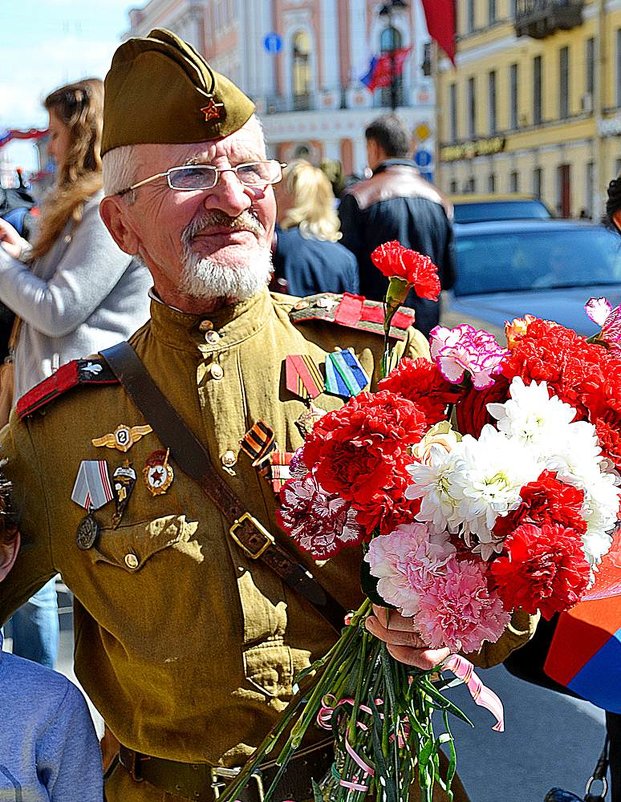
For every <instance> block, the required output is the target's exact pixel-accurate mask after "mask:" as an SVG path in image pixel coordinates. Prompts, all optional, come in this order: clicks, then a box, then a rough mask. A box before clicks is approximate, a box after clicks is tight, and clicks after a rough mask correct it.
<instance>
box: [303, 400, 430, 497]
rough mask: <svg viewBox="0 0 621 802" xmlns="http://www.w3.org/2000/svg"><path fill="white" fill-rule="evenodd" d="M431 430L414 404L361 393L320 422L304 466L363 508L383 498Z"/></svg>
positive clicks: (307, 446)
mask: <svg viewBox="0 0 621 802" xmlns="http://www.w3.org/2000/svg"><path fill="white" fill-rule="evenodd" d="M426 428H427V420H426V417H425V414H424V412H423V411H422V410H421V409H419V407H418V406H417V405H416V404H414V403H413V402H412V401H408V400H407V399H405V398H403V397H401V396H398V395H395V394H394V393H390V392H388V391H387V390H382V391H380V392H377V393H361V394H360V395H358V396H356V397H355V398H351V399H350V400H349V401H348V402H347V403H346V404H344V406H342V407H341V408H340V409H338V410H335V411H333V412H328V413H327V414H326V415H324V416H323V417H322V418H320V419H319V420H318V421H317V423H316V424H315V426H314V427H313V430H312V432H311V433H310V435H309V436H308V439H307V441H306V443H305V445H304V463H305V464H306V466H307V467H308V468H309V469H312V468H314V469H315V474H316V476H317V479H318V481H319V482H320V484H321V485H322V487H324V488H325V489H326V490H327V491H328V492H329V493H338V494H339V495H341V496H342V497H343V498H345V499H348V500H350V501H354V502H356V503H357V504H360V505H363V504H366V503H368V502H369V501H370V500H371V499H373V498H374V497H375V496H376V495H377V494H379V496H380V498H381V495H382V494H383V493H385V492H386V489H387V488H390V487H391V486H392V485H393V483H394V481H395V469H396V467H397V466H398V464H399V463H400V461H401V460H403V459H404V458H406V457H407V456H408V455H407V449H408V446H409V445H411V444H413V443H417V442H418V441H419V440H420V439H421V437H422V436H423V434H424V432H425V429H426Z"/></svg>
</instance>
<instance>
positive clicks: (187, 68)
mask: <svg viewBox="0 0 621 802" xmlns="http://www.w3.org/2000/svg"><path fill="white" fill-rule="evenodd" d="M104 98H105V99H104V124H103V141H102V146H101V152H102V154H104V153H106V152H107V151H109V150H112V148H118V147H120V146H121V145H138V144H147V143H152V144H185V143H189V142H204V141H206V140H208V139H222V138H223V137H225V136H228V135H229V134H232V133H233V132H234V131H237V130H238V129H239V128H241V127H242V125H244V123H246V122H247V121H248V120H249V118H250V117H251V115H252V113H253V112H254V103H253V102H252V101H251V100H250V98H248V97H246V95H245V94H244V93H243V92H242V91H241V89H238V87H236V86H235V84H234V83H232V81H229V79H228V78H225V77H224V75H220V73H217V72H215V70H212V69H211V67H210V66H209V64H207V62H206V61H205V59H204V58H203V57H202V56H201V55H200V54H199V53H198V52H197V51H196V50H194V48H193V47H192V46H191V45H189V44H187V42H184V41H183V40H182V39H179V37H178V36H175V34H174V33H171V32H170V31H167V30H164V29H163V28H155V29H154V30H152V31H151V33H150V34H149V35H148V36H145V37H141V38H134V39H128V40H127V41H126V42H123V44H122V45H120V47H119V48H118V49H117V51H116V53H115V54H114V56H113V58H112V65H111V67H110V70H109V71H108V74H107V75H106V80H105V96H104Z"/></svg>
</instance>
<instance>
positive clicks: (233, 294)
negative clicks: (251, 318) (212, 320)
mask: <svg viewBox="0 0 621 802" xmlns="http://www.w3.org/2000/svg"><path fill="white" fill-rule="evenodd" d="M271 273H272V255H271V252H270V250H269V249H268V248H257V249H256V252H253V255H252V257H251V258H250V259H249V260H248V261H247V262H245V263H243V264H242V263H240V264H239V265H235V266H231V265H220V264H218V263H217V262H214V261H213V259H210V258H209V257H200V256H198V254H193V253H190V254H188V255H187V256H186V259H185V264H184V269H183V274H182V276H181V280H180V282H179V290H180V291H181V292H182V293H183V294H184V295H188V296H190V297H191V298H200V299H201V300H214V299H216V298H226V299H228V300H230V301H233V302H236V301H245V300H246V299H247V298H250V297H252V296H253V295H254V294H255V293H257V292H258V291H259V290H261V289H262V288H263V287H265V285H266V284H267V283H268V282H269V280H270V276H271Z"/></svg>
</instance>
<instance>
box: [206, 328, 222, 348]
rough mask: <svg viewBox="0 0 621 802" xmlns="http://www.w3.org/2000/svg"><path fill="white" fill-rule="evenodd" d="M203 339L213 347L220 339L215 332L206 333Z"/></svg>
mask: <svg viewBox="0 0 621 802" xmlns="http://www.w3.org/2000/svg"><path fill="white" fill-rule="evenodd" d="M205 339H206V340H207V342H208V343H209V344H210V345H215V344H216V343H217V342H218V340H219V339H220V335H219V334H218V332H217V331H208V332H207V333H206V334H205Z"/></svg>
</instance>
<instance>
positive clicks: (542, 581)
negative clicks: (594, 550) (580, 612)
mask: <svg viewBox="0 0 621 802" xmlns="http://www.w3.org/2000/svg"><path fill="white" fill-rule="evenodd" d="M490 570H491V573H492V576H493V578H494V580H495V581H496V585H497V590H498V593H499V595H500V597H501V599H502V601H503V604H504V606H505V609H507V610H512V609H514V608H516V607H521V608H522V609H523V610H525V611H526V612H527V613H531V614H532V613H535V612H536V611H537V609H539V610H541V614H542V615H543V617H544V618H547V619H550V618H551V617H552V616H553V615H554V613H559V612H562V611H563V610H568V609H569V608H570V607H573V605H574V604H576V602H578V601H579V600H580V598H581V596H582V594H583V593H584V592H585V591H586V589H587V586H588V583H589V578H590V571H591V569H590V567H589V564H588V562H587V560H586V558H585V556H584V551H583V549H582V539H581V537H580V535H579V534H578V533H577V532H576V531H575V530H573V529H570V528H568V527H565V526H561V525H560V524H556V523H552V524H543V525H542V526H541V527H539V526H535V524H522V525H521V526H519V527H518V528H517V529H516V530H515V532H513V533H512V534H511V535H509V536H508V537H507V539H506V540H505V543H504V551H503V554H502V555H501V556H500V557H498V558H497V559H495V560H494V561H493V562H492V564H491V566H490Z"/></svg>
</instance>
